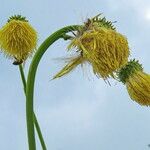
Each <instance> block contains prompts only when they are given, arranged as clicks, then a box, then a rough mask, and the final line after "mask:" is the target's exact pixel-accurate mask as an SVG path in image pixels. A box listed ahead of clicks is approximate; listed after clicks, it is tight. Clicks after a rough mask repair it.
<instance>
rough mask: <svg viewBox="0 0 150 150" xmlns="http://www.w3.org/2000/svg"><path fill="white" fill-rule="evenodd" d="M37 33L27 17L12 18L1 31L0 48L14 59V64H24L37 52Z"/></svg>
mask: <svg viewBox="0 0 150 150" xmlns="http://www.w3.org/2000/svg"><path fill="white" fill-rule="evenodd" d="M36 44H37V32H36V31H35V29H34V28H33V27H32V26H31V25H30V24H29V22H28V20H26V18H25V17H22V16H20V15H17V16H16V15H15V16H12V17H10V18H9V19H8V22H7V23H6V24H5V25H4V26H3V27H2V29H1V30H0V48H1V50H2V51H3V53H4V54H5V55H6V56H8V57H10V58H14V59H15V62H14V64H17V63H21V62H24V61H25V60H26V59H27V58H28V56H30V55H31V54H32V53H33V51H34V50H35V47H36Z"/></svg>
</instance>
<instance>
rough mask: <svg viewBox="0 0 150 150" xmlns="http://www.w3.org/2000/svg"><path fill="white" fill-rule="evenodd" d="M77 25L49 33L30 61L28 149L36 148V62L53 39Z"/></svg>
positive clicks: (27, 89) (75, 27) (28, 80)
mask: <svg viewBox="0 0 150 150" xmlns="http://www.w3.org/2000/svg"><path fill="white" fill-rule="evenodd" d="M79 27H81V26H78V25H73V26H67V27H64V28H62V29H60V30H58V31H56V32H55V33H53V34H52V35H50V36H49V37H48V38H47V39H46V40H45V41H44V42H43V43H42V44H41V46H40V47H39V48H38V50H37V52H36V53H35V55H34V57H33V59H32V62H31V64H30V68H29V72H28V78H27V87H26V119H27V133H28V144H29V150H36V142H35V133H34V119H33V110H34V109H33V104H34V103H33V98H34V82H35V75H36V71H37V68H38V64H39V62H40V60H41V58H42V56H43V54H44V53H45V52H46V50H47V49H48V48H49V46H50V45H52V44H53V43H54V42H55V41H57V40H58V39H60V38H63V35H64V34H65V33H68V32H70V31H76V30H77V29H78V28H79Z"/></svg>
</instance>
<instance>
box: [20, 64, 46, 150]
mask: <svg viewBox="0 0 150 150" xmlns="http://www.w3.org/2000/svg"><path fill="white" fill-rule="evenodd" d="M19 71H20V75H21V79H22V83H23V88H24V94H25V95H26V79H25V74H24V70H23V67H22V65H21V64H20V65H19ZM33 119H34V125H35V128H36V131H37V134H38V137H39V140H40V143H41V146H42V149H43V150H47V148H46V144H45V142H44V138H43V135H42V132H41V129H40V126H39V123H38V120H37V118H36V115H35V113H33Z"/></svg>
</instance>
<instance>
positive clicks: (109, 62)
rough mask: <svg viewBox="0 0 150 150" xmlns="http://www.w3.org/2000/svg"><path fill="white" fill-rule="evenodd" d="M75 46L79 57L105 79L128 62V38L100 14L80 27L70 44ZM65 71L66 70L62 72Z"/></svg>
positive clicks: (72, 46)
mask: <svg viewBox="0 0 150 150" xmlns="http://www.w3.org/2000/svg"><path fill="white" fill-rule="evenodd" d="M73 48H75V49H76V50H77V52H78V53H79V56H78V57H82V59H83V60H84V61H83V62H85V61H87V62H89V63H90V64H91V65H92V68H93V72H94V73H95V74H96V75H97V76H99V77H102V78H103V79H107V78H108V77H110V76H112V77H113V76H114V72H115V71H116V70H118V69H119V68H121V67H123V66H124V65H125V64H126V63H127V62H128V56H129V47H128V42H127V39H126V38H125V36H123V35H122V34H120V33H118V32H117V31H116V29H115V27H114V26H113V24H112V22H109V21H107V20H106V19H105V18H100V17H99V16H96V17H94V18H92V19H88V20H87V22H85V23H84V25H83V27H81V28H79V30H78V31H77V33H76V35H75V37H74V38H73V39H72V40H71V43H70V44H69V46H68V49H69V50H71V49H73ZM77 65H78V64H77ZM63 71H65V70H64V69H63V70H62V71H61V72H60V73H61V74H62V72H63ZM68 72H69V71H68ZM68 72H67V73H68ZM64 74H66V73H64ZM57 77H60V76H59V73H58V74H57V75H56V76H55V78H57Z"/></svg>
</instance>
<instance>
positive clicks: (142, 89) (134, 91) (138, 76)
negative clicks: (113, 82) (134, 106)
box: [119, 60, 150, 106]
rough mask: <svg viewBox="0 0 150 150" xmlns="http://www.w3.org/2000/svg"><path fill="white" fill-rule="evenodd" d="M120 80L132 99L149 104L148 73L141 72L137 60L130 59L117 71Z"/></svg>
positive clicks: (149, 78) (149, 85)
mask: <svg viewBox="0 0 150 150" xmlns="http://www.w3.org/2000/svg"><path fill="white" fill-rule="evenodd" d="M119 78H120V80H121V81H122V82H123V83H124V84H125V85H126V87H127V90H128V93H129V95H130V97H131V99H132V100H134V101H136V102H137V103H139V104H140V105H145V106H150V75H148V74H147V73H144V72H143V69H142V66H141V65H140V64H139V63H138V61H135V60H132V61H130V62H129V63H128V64H127V65H126V66H125V67H124V68H122V69H121V70H120V72H119Z"/></svg>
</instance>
